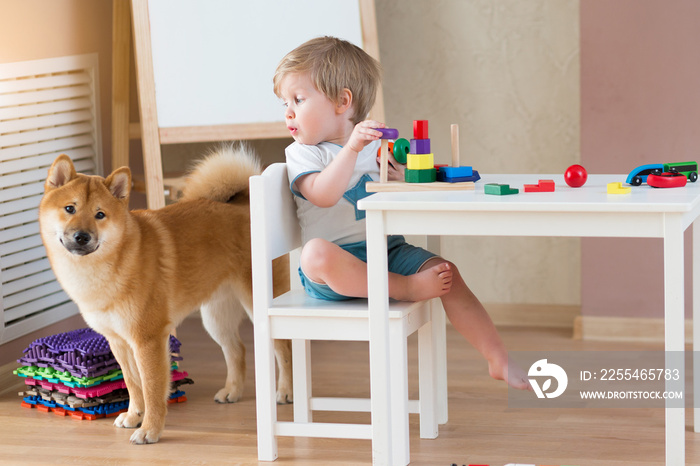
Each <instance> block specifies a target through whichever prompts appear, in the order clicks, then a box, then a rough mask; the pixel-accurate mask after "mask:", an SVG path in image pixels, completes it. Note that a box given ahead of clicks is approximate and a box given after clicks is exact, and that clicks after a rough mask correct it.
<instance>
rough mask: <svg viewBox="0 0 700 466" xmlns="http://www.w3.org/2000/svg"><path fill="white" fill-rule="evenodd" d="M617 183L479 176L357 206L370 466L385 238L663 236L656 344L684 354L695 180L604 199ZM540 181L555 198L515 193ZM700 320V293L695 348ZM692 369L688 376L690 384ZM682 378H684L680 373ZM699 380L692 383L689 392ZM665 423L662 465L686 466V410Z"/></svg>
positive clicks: (384, 436) (697, 255)
mask: <svg viewBox="0 0 700 466" xmlns="http://www.w3.org/2000/svg"><path fill="white" fill-rule="evenodd" d="M625 178H626V175H590V176H589V178H588V181H587V183H586V184H585V185H584V186H583V187H581V188H571V187H569V186H567V185H566V184H565V183H564V178H563V176H562V175H485V176H483V178H482V180H481V181H479V182H477V183H476V189H475V190H474V191H459V192H455V191H453V192H446V191H433V192H412V193H376V194H374V195H372V196H370V197H367V198H365V199H362V200H361V201H360V203H359V207H360V208H361V209H365V210H366V212H367V253H368V254H367V255H368V275H369V276H368V279H369V307H370V318H369V325H370V361H371V380H372V384H371V385H372V388H371V393H372V403H376V405H375V406H374V407H373V419H372V423H373V425H374V426H376V427H375V428H374V432H373V445H374V446H375V447H373V454H374V461H375V463H376V464H392V452H391V446H390V445H391V443H390V442H389V439H390V435H391V423H390V422H389V419H391V417H390V415H391V412H390V410H391V407H390V403H389V390H388V388H387V389H386V390H384V389H382V387H388V383H387V380H386V379H387V374H389V373H390V371H389V350H388V349H389V346H388V338H389V334H388V318H387V306H388V292H387V287H388V281H387V273H386V270H387V254H386V235H391V234H415V235H443V236H444V235H468V236H569V237H643V238H663V240H664V241H663V244H664V293H665V300H664V303H665V304H664V306H665V317H664V321H665V346H666V351H684V349H685V345H684V328H683V327H684V296H683V294H684V289H683V288H684V287H683V284H684V281H683V273H684V271H683V264H684V259H685V252H684V246H683V232H684V231H685V229H686V228H688V227H689V226H690V225H691V224H693V222H695V221H696V219H697V218H698V216H699V215H700V182H697V183H688V185H687V186H686V187H685V188H672V189H654V188H651V187H649V186H646V185H643V186H640V187H633V188H632V192H631V194H624V195H619V194H616V195H613V194H607V184H608V183H612V182H618V181H622V182H624V180H625ZM539 179H553V180H554V181H555V183H556V191H555V192H553V193H551V192H550V193H524V192H523V184H537V181H538V180H539ZM485 183H505V184H509V185H510V186H511V187H515V188H519V189H520V193H519V194H515V195H507V196H494V195H485V194H484V184H485ZM623 186H626V185H624V183H623ZM699 225H700V224H699ZM693 245H694V246H695V247H693V258H692V260H693V272H694V273H693V287H694V289H696V290H700V227H698V228H694V229H693ZM699 321H700V292H698V293H695V294H694V299H693V335H694V341H693V344H694V348H698V347H700V346H696V344H698V343H699V342H700V322H699ZM695 368H696V369H698V367H697V366H696V367H695ZM698 372H700V371H699V370H695V371H694V375H695V377H698ZM681 375H682V376H683V377H681V380H683V378H684V374H681ZM375 381H382V383H375ZM698 383H700V381H699V380H698V379H696V380H695V381H694V385H696V386H697V385H698ZM668 388H669V386H667V389H668ZM665 416H666V464H667V465H669V466H676V465H682V464H685V410H683V409H678V408H676V409H672V408H667V409H666V415H665ZM694 425H695V426H696V432H697V431H698V426H700V409H697V408H696V409H694ZM383 446H387V447H386V448H385V447H383ZM399 456H400V455H399Z"/></svg>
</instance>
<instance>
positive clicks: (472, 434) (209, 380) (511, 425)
mask: <svg viewBox="0 0 700 466" xmlns="http://www.w3.org/2000/svg"><path fill="white" fill-rule="evenodd" d="M501 332H502V336H503V338H504V340H505V342H506V344H507V346H508V347H509V349H511V350H519V351H530V350H533V351H534V350H582V349H587V350H636V349H658V348H659V347H658V346H657V347H654V346H649V345H630V344H611V343H590V342H581V341H572V340H571V338H570V332H568V331H563V330H552V329H515V328H503V329H501ZM242 333H243V336H244V339H245V341H246V345H247V347H248V355H247V361H248V369H247V374H248V379H247V383H246V392H245V395H244V398H243V399H242V400H241V401H240V402H238V403H236V404H229V405H220V404H216V403H214V401H213V395H214V393H215V392H216V390H217V389H218V388H220V385H221V384H222V382H223V378H224V376H223V370H224V364H223V357H222V355H221V353H220V351H219V349H218V347H217V346H216V344H214V343H213V342H212V341H211V340H210V339H209V337H208V336H207V335H206V333H205V332H204V330H203V329H202V325H201V322H200V321H199V320H198V319H197V318H191V319H188V320H187V321H186V322H185V323H184V324H183V326H182V327H181V328H180V329H179V330H178V337H179V338H180V340H181V341H182V355H183V356H184V358H185V359H184V361H183V363H182V366H181V368H182V369H183V370H186V371H188V372H189V374H190V377H191V378H193V379H194V381H195V385H193V386H187V387H185V390H186V391H187V398H188V401H187V402H186V403H182V404H178V405H171V407H170V412H169V414H168V418H167V421H166V431H165V433H164V435H163V438H162V439H161V441H160V443H158V444H155V445H147V446H136V445H130V444H129V436H130V435H131V432H132V431H130V430H126V429H117V428H114V427H112V422H111V421H110V420H106V419H101V420H96V421H76V420H73V419H70V418H63V417H58V416H55V415H53V414H45V413H41V412H39V411H37V410H35V409H32V410H28V409H24V408H21V407H20V398H19V397H18V396H17V391H18V390H20V389H21V387H22V381H21V380H20V379H19V378H17V381H16V383H14V386H13V387H11V388H10V389H7V390H3V391H2V393H0V464H23V465H26V464H57V463H63V464H101V465H107V464H115V465H117V464H118V465H123V464H163V465H173V464H258V462H257V460H256V458H257V456H256V431H255V390H254V377H253V352H252V327H251V325H250V324H249V323H246V324H245V325H244V328H243V331H242ZM415 348H416V341H415V340H411V342H410V346H409V350H410V351H411V356H410V357H411V358H412V362H413V364H415V360H416V359H417V358H416V355H415ZM312 353H313V356H314V369H315V372H314V384H315V385H314V387H315V392H314V394H315V395H325V394H335V395H336V396H354V395H358V396H367V395H368V393H369V382H368V380H367V374H368V367H367V366H368V364H367V359H368V350H367V345H366V344H362V343H354V342H348V343H324V342H315V343H314V344H313V346H312ZM448 358H449V361H448V369H449V408H450V410H449V422H448V423H447V424H446V425H444V426H441V428H440V435H439V437H438V438H437V439H435V440H421V439H420V438H419V437H418V419H417V417H416V416H415V415H411V459H412V464H418V465H445V466H449V465H451V464H453V463H456V464H458V465H463V464H464V465H468V464H489V465H492V466H493V465H499V466H500V465H504V464H507V463H532V464H547V465H563V464H568V465H581V466H583V465H586V466H615V465H635V466H646V465H648V466H651V465H654V466H657V465H661V464H663V462H664V412H663V410H662V409H626V410H622V409H618V410H591V409H570V410H553V409H551V410H550V409H546V410H545V409H530V410H524V409H522V410H513V409H508V406H507V389H506V387H505V385H504V384H503V383H502V382H496V381H493V380H492V379H491V378H490V377H489V376H488V374H487V370H486V365H485V363H484V362H483V361H482V360H481V359H480V357H479V356H478V354H477V353H476V352H475V350H473V349H472V348H471V347H470V346H469V345H468V344H467V343H466V342H464V341H463V340H462V339H461V337H460V336H459V335H458V334H457V333H456V332H455V331H454V329H453V328H452V327H449V328H448ZM0 374H1V373H0ZM414 375H415V372H414V371H412V372H410V373H409V376H410V377H411V382H412V384H411V388H410V390H411V394H413V395H415V393H416V392H417V384H416V383H414V382H415V380H414V379H415V377H412V376H414ZM2 377H3V378H4V380H0V386H3V385H4V386H7V383H8V377H9V378H10V380H9V382H10V383H13V382H14V377H15V376H11V375H10V376H8V375H4V376H2ZM291 412H292V406H291V405H290V406H282V407H280V408H279V417H280V418H281V419H291ZM330 415H331V413H328V414H326V415H325V416H323V417H322V416H321V415H319V414H316V420H325V419H326V418H327V417H328V420H331V419H330V417H329V416H330ZM334 416H335V417H334V418H333V419H342V420H344V421H346V422H355V421H357V422H364V421H367V420H369V416H368V415H366V414H361V415H349V414H337V415H334ZM686 424H687V427H686V458H687V463H686V464H689V465H691V464H694V465H699V464H700V434H694V433H693V432H692V428H691V427H690V426H691V425H692V417H691V411H690V410H688V411H687V421H686ZM370 448H371V446H370V442H369V441H368V440H328V439H307V438H282V439H280V442H279V456H280V457H279V459H278V460H277V463H280V464H293V465H330V464H342V465H346V464H368V463H370V462H371V453H370ZM674 466H675V465H674ZM678 466H680V465H678Z"/></svg>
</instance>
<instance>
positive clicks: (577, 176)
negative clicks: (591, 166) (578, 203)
mask: <svg viewBox="0 0 700 466" xmlns="http://www.w3.org/2000/svg"><path fill="white" fill-rule="evenodd" d="M587 179H588V172H587V171H586V169H585V168H583V167H582V166H581V165H572V166H570V167H569V168H567V169H566V172H564V181H566V184H568V185H569V186H571V187H572V188H580V187H581V186H583V185H584V184H585V183H586V180H587Z"/></svg>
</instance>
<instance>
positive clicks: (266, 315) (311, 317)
mask: <svg viewBox="0 0 700 466" xmlns="http://www.w3.org/2000/svg"><path fill="white" fill-rule="evenodd" d="M250 210H251V243H252V261H253V308H254V314H255V315H254V324H255V325H254V329H255V330H254V331H255V334H254V335H255V387H256V390H255V391H256V403H257V427H258V459H259V460H261V461H274V460H275V459H276V458H277V437H278V436H299V437H326V438H351V439H372V440H373V444H372V450H373V452H374V453H377V452H381V454H376V455H375V454H373V460H374V462H375V463H388V464H398V465H405V464H408V463H409V461H410V453H409V433H408V414H409V412H411V413H419V414H420V436H421V438H435V437H437V435H438V424H443V423H445V422H447V374H446V363H445V350H444V347H445V317H444V312H443V310H442V307H441V306H440V304H439V301H438V300H430V301H423V302H417V303H409V302H395V301H392V302H391V305H390V310H389V326H390V329H389V331H390V335H391V336H390V346H391V352H390V360H391V371H392V372H391V374H390V375H391V377H390V378H391V384H390V385H391V387H390V390H391V393H390V399H391V400H392V404H391V425H389V426H381V427H378V426H373V425H371V424H336V423H327V422H323V423H315V422H313V416H312V412H313V411H315V410H316V411H364V412H368V411H369V412H372V403H371V400H369V399H359V398H316V397H313V396H312V394H311V354H310V341H311V340H339V341H368V340H369V325H368V309H367V300H366V299H355V300H349V301H324V300H319V299H314V298H310V297H308V296H307V295H306V293H305V292H304V291H303V290H301V289H299V288H300V287H298V286H296V287H295V286H292V290H291V291H289V292H287V293H285V294H283V295H281V296H279V297H277V298H274V299H273V297H272V260H273V259H275V258H277V257H280V256H282V255H284V254H288V253H293V252H294V251H295V250H297V249H298V248H299V247H300V246H301V231H300V228H299V223H298V220H297V217H296V206H295V204H294V200H293V198H292V193H291V192H290V189H289V181H288V178H287V166H286V165H285V164H283V163H276V164H273V165H271V166H269V167H268V168H267V169H266V170H265V171H264V173H263V174H262V175H259V176H253V177H251V178H250ZM296 257H298V256H296ZM290 262H291V264H290V265H291V267H292V269H294V270H293V273H292V277H295V276H297V274H296V267H297V265H298V261H296V260H294V259H292V260H291V261H290ZM293 281H294V279H293ZM415 331H418V348H419V349H418V351H419V370H418V372H419V399H418V400H416V401H409V400H408V373H407V364H408V363H407V341H406V340H407V338H408V336H409V335H411V334H412V333H413V332H415ZM274 339H290V340H292V352H293V358H292V364H293V378H294V382H293V390H294V393H293V395H294V421H293V422H280V421H278V420H277V406H276V390H275V365H274V351H273V340H274ZM341 363H342V362H341ZM370 364H372V361H370ZM372 383H374V382H372ZM374 418H375V417H374V416H372V419H374ZM379 428H383V429H387V431H385V433H384V435H378V434H377V429H379ZM387 432H389V433H390V435H386V433H387ZM373 434H374V435H373ZM382 438H384V439H390V445H378V444H377V443H378V442H381V439H382Z"/></svg>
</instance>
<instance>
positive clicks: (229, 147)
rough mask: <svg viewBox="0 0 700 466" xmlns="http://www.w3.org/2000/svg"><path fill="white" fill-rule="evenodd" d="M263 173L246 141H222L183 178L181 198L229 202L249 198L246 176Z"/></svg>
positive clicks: (258, 161)
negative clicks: (243, 142)
mask: <svg viewBox="0 0 700 466" xmlns="http://www.w3.org/2000/svg"><path fill="white" fill-rule="evenodd" d="M260 173H262V165H261V163H260V160H259V159H258V157H257V156H256V155H255V153H254V152H253V150H252V149H250V148H249V147H247V146H246V145H245V144H240V143H239V144H235V143H233V144H222V145H220V146H218V147H217V148H215V149H213V150H212V151H211V152H210V153H209V154H208V155H206V156H205V157H204V158H203V159H202V160H200V161H199V162H197V163H196V165H195V166H194V167H193V169H192V170H191V171H190V173H189V174H188V175H187V178H186V180H185V188H184V190H183V196H182V199H183V200H195V199H209V200H212V201H217V202H229V201H232V200H234V198H235V199H238V198H243V197H245V198H248V178H250V177H251V176H253V175H259V174H260Z"/></svg>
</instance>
